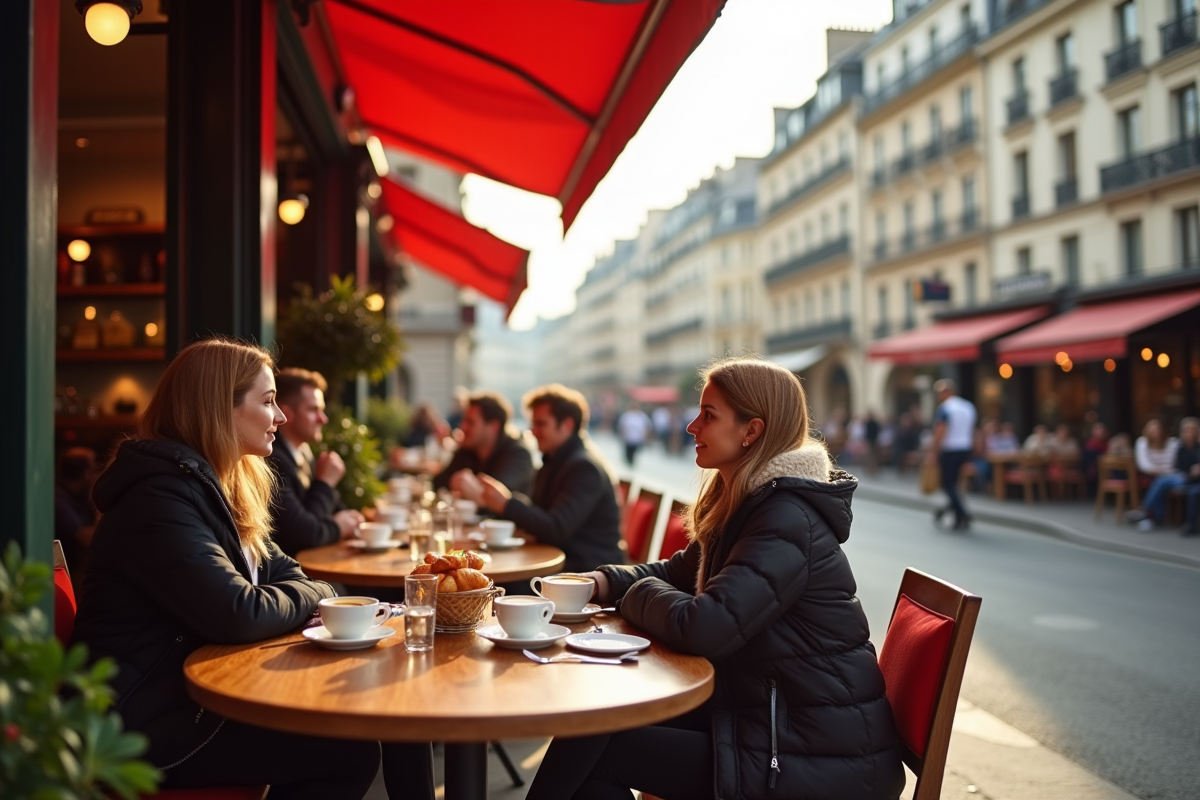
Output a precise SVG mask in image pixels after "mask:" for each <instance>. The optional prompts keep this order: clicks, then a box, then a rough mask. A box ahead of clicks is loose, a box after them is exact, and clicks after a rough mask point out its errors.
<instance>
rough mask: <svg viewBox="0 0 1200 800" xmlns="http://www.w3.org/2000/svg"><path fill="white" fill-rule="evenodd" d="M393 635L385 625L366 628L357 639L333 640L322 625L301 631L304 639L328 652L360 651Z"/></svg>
mask: <svg viewBox="0 0 1200 800" xmlns="http://www.w3.org/2000/svg"><path fill="white" fill-rule="evenodd" d="M395 635H396V631H395V630H394V629H392V628H389V627H387V626H386V625H376V626H374V627H371V628H367V632H366V633H365V634H364V635H362V636H360V637H358V638H357V639H335V638H333V635H332V634H331V633H330V632H329V630H328V629H327V628H326V627H325V626H324V625H318V626H316V627H315V628H305V629H304V631H303V636H304V638H305V639H308V640H309V641H310V642H316V643H317V644H319V645H321V647H324V648H326V649H328V650H362V649H363V648H364V647H374V646H375V645H376V644H377V643H378V642H382V641H383V640H384V639H386V638H388V637H389V636H395Z"/></svg>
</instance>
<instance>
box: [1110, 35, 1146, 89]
mask: <svg viewBox="0 0 1200 800" xmlns="http://www.w3.org/2000/svg"><path fill="white" fill-rule="evenodd" d="M1141 67H1142V40H1141V39H1134V40H1132V41H1129V42H1125V43H1124V44H1122V45H1121V46H1119V47H1118V48H1117V49H1116V50H1113V51H1112V52H1111V53H1108V54H1107V55H1105V56H1104V74H1105V76H1106V77H1107V78H1108V80H1110V81H1115V80H1116V79H1117V78H1120V77H1121V76H1122V75H1127V74H1129V73H1130V72H1133V71H1134V70H1136V69H1141Z"/></svg>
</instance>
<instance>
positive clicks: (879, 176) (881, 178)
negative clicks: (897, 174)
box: [871, 167, 887, 189]
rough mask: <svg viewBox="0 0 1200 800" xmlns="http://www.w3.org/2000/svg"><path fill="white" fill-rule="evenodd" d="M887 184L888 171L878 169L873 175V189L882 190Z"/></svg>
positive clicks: (882, 168)
mask: <svg viewBox="0 0 1200 800" xmlns="http://www.w3.org/2000/svg"><path fill="white" fill-rule="evenodd" d="M886 184H887V169H885V168H884V167H876V168H875V170H874V172H872V173H871V188H872V189H882V188H883V187H884V185H886Z"/></svg>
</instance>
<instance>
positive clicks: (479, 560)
mask: <svg viewBox="0 0 1200 800" xmlns="http://www.w3.org/2000/svg"><path fill="white" fill-rule="evenodd" d="M463 560H464V561H465V562H466V564H464V566H466V567H468V568H469V569H483V556H481V555H479V553H476V552H475V551H474V550H468V551H467V552H465V553H463Z"/></svg>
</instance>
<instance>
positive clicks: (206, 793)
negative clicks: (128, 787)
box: [145, 786, 267, 800]
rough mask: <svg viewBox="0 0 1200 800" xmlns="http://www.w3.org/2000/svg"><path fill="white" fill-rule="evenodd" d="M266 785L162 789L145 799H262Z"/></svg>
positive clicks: (265, 791)
mask: <svg viewBox="0 0 1200 800" xmlns="http://www.w3.org/2000/svg"><path fill="white" fill-rule="evenodd" d="M266 793H267V787H266V786H218V787H214V788H211V789H163V790H162V791H160V792H159V793H158V794H155V795H150V796H149V797H147V798H145V800H262V796H263V795H264V794H266Z"/></svg>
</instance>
